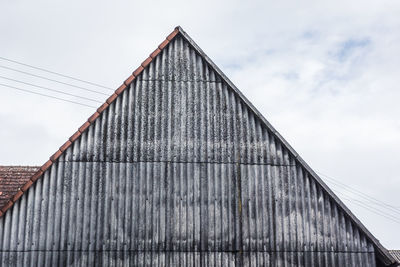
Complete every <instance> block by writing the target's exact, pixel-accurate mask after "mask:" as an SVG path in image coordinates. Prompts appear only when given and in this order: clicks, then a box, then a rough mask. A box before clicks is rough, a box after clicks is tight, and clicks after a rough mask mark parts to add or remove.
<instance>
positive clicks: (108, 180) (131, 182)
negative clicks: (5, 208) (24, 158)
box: [0, 28, 391, 266]
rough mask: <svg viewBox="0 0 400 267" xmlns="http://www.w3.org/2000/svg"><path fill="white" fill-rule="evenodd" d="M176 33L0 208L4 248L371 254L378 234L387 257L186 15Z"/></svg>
mask: <svg viewBox="0 0 400 267" xmlns="http://www.w3.org/2000/svg"><path fill="white" fill-rule="evenodd" d="M178 32H179V33H178ZM176 34H177V35H176ZM175 35H176V36H175ZM168 42H170V43H169V44H168V45H167V44H166V43H164V47H165V48H164V47H162V48H163V50H161V49H158V50H159V51H158V50H156V51H155V52H157V53H156V54H153V57H151V60H148V61H145V62H144V65H143V67H145V68H144V69H143V67H142V68H140V71H137V72H136V73H134V76H135V77H134V78H129V79H128V82H126V84H127V85H129V86H128V88H126V89H125V87H126V86H122V87H121V88H122V89H120V90H119V91H118V90H117V91H118V94H119V96H117V95H115V96H113V97H112V98H111V100H110V101H108V102H109V104H107V106H106V107H103V108H100V110H99V113H97V114H96V113H95V114H94V117H93V118H92V119H89V123H86V124H85V125H83V128H81V131H80V132H79V134H77V135H76V136H75V137H72V139H71V141H73V142H72V143H68V142H67V144H68V146H65V147H68V148H66V149H64V151H60V152H62V153H56V155H55V156H56V157H53V159H52V163H51V164H50V163H49V164H48V166H47V167H50V166H51V167H50V169H48V170H46V171H45V172H44V177H43V178H42V179H39V180H38V181H37V183H36V184H34V185H33V186H32V187H31V189H30V190H29V191H28V194H25V195H24V196H23V197H22V198H21V201H19V202H16V204H15V205H14V207H13V208H12V209H11V210H10V211H11V212H8V213H6V216H5V217H4V216H3V218H1V219H0V240H3V244H2V249H3V250H7V249H8V250H18V249H22V248H24V249H25V250H26V249H29V250H33V251H41V250H48V251H60V250H61V251H67V256H65V257H66V258H63V260H66V261H69V262H70V261H72V262H75V261H76V262H77V261H79V262H80V263H82V262H92V261H96V260H105V259H108V260H109V257H110V255H100V256H101V257H99V258H98V259H96V257H95V256H93V255H91V254H90V253H89V255H82V254H80V253H72V252H70V251H81V250H84V251H99V250H105V251H118V250H122V249H124V248H126V249H128V250H130V251H134V252H135V253H139V252H145V251H151V250H157V251H164V252H167V251H186V252H201V251H203V252H204V251H215V252H219V253H222V254H221V255H222V256H220V257H222V258H224V257H226V258H224V259H225V260H227V261H230V262H237V261H243V262H251V261H257V262H258V263H261V261H262V262H263V263H267V262H270V263H271V264H273V263H275V264H280V263H283V262H288V263H291V264H300V262H302V263H303V264H305V265H306V266H307V265H323V264H328V265H332V266H335V265H337V266H344V265H347V264H349V263H350V264H356V263H357V264H359V263H360V262H361V263H363V264H362V266H372V265H371V264H372V262H374V260H375V259H374V258H375V250H374V247H375V249H377V250H378V252H379V253H378V255H383V256H381V257H382V259H383V260H387V261H390V260H391V259H390V258H386V251H385V249H384V248H382V247H381V246H380V245H379V243H377V241H376V240H375V238H374V237H373V236H372V235H371V234H370V233H369V232H368V231H367V230H366V229H365V227H364V226H362V224H361V223H360V222H359V221H358V220H357V219H356V218H355V216H354V215H352V214H351V212H350V211H349V210H348V209H347V208H346V207H345V206H344V205H343V203H341V202H340V200H339V199H338V198H337V197H336V196H335V195H334V194H333V193H332V192H331V191H330V190H329V189H328V188H327V186H326V185H325V184H324V183H323V182H322V181H321V179H319V178H318V176H317V175H316V174H315V173H314V172H312V170H311V169H310V168H309V167H308V166H307V165H306V164H305V163H304V162H303V160H302V159H301V158H299V156H298V155H297V153H296V152H295V151H294V150H293V149H292V148H291V147H290V146H289V145H288V144H287V143H286V141H285V140H284V139H283V138H282V137H280V135H279V134H278V133H277V132H276V131H275V130H274V128H273V127H272V126H271V125H270V124H269V123H268V122H267V121H266V120H265V119H264V118H263V117H262V116H261V114H259V112H258V111H256V110H255V108H254V107H253V106H252V105H251V104H250V103H249V102H248V101H247V100H246V99H245V98H244V96H243V95H242V94H241V93H240V92H239V91H238V90H237V88H236V87H234V85H233V84H232V83H231V82H230V81H229V80H228V79H227V78H226V77H225V76H224V75H223V74H222V72H221V71H220V70H219V69H218V68H217V67H216V66H215V65H214V64H213V63H212V62H211V60H209V59H208V57H207V56H206V55H205V54H204V53H203V52H202V51H201V50H200V49H199V48H198V47H197V45H196V44H195V43H194V42H193V41H192V40H191V39H190V38H189V37H188V36H187V35H186V34H185V33H184V32H183V31H182V30H181V29H180V28H178V29H177V30H176V31H175V32H174V34H173V36H172V37H170V38H169V40H168ZM81 132H82V135H80V133H81ZM79 135H80V136H79ZM71 144H72V145H71ZM53 162H54V163H53ZM25 222H26V223H25ZM24 233H25V234H26V233H29V235H28V237H27V239H25V237H24V236H23V235H24ZM43 235H45V236H46V238H45V239H43ZM223 252H229V253H230V254H229V253H228V254H227V255H225V254H223ZM344 252H346V253H344ZM246 253H248V255H247V254H246ZM251 253H255V255H253V256H254V257H252V256H251V255H250V254H251ZM246 255H247V256H246ZM47 257H50V258H49V259H47V258H46V256H43V259H42V260H43V262H48V261H52V260H54V256H47ZM111 257H112V256H111ZM138 257H139V256H138ZM143 257H144V256H143ZM157 257H159V258H157V259H158V260H161V258H162V257H167V256H166V255H164V256H162V255H157ZM209 257H210V256H207V257H206V260H211V258H209ZM215 257H217V256H215ZM122 258H123V257H122ZM4 259H5V258H4V257H3V262H4ZM8 260H9V258H8ZM16 260H17V259H16ZM57 260H58V259H57ZM135 260H137V259H135ZM164 260H165V258H164ZM202 260H205V259H202ZM221 260H222V259H221ZM143 261H145V259H143ZM97 263H99V262H97Z"/></svg>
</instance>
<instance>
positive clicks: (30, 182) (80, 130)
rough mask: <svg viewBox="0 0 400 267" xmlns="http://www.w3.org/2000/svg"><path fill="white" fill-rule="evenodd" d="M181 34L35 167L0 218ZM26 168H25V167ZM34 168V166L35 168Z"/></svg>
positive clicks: (159, 49)
mask: <svg viewBox="0 0 400 267" xmlns="http://www.w3.org/2000/svg"><path fill="white" fill-rule="evenodd" d="M180 32H183V29H182V28H181V27H180V26H176V27H175V28H174V30H173V31H172V32H171V33H170V34H169V35H168V36H167V37H166V38H165V40H164V41H163V42H161V44H160V45H158V46H157V48H156V50H154V51H153V52H152V53H151V54H150V55H149V56H148V57H147V58H146V59H145V60H144V61H143V62H142V63H141V64H140V66H139V67H138V68H137V69H136V70H134V71H133V72H132V74H131V75H130V76H129V77H128V78H127V79H126V80H125V81H124V82H123V83H122V85H121V86H119V87H118V88H117V89H116V90H115V92H114V93H113V94H112V95H111V96H110V97H109V98H107V100H106V101H105V102H104V103H103V104H102V105H101V106H100V107H99V108H98V109H97V110H96V111H95V112H94V113H93V114H92V115H91V116H90V117H89V118H88V119H87V121H85V123H83V124H82V126H81V127H79V128H78V130H77V131H76V132H75V133H74V134H73V135H72V136H71V137H70V138H69V139H68V140H67V141H66V142H65V143H64V144H63V145H62V146H60V148H59V149H58V150H57V151H56V152H55V153H54V154H53V155H52V156H51V157H50V158H49V160H48V161H46V162H45V163H44V164H43V165H42V166H37V167H39V168H40V169H39V170H38V171H37V172H36V173H35V174H34V175H33V176H32V177H31V178H30V179H29V180H28V182H26V183H25V184H24V185H23V186H22V187H20V188H18V192H17V193H16V194H15V195H14V196H13V197H12V198H11V199H10V200H9V201H8V202H7V203H6V205H4V206H3V207H0V209H1V210H0V217H1V216H3V214H4V213H5V212H6V211H7V210H8V209H9V208H11V207H12V206H13V205H14V203H15V202H17V201H18V199H19V198H20V197H21V196H22V195H23V194H24V193H25V192H26V191H27V190H28V189H29V188H30V187H31V186H32V185H33V184H34V183H35V182H36V181H37V180H38V179H39V178H40V177H42V175H43V174H44V172H45V171H46V170H47V169H49V168H50V167H51V165H53V163H54V162H55V161H56V160H57V159H58V158H59V157H60V156H61V155H62V154H63V153H64V152H65V151H66V150H67V148H69V147H70V146H71V145H72V144H73V143H74V142H75V141H76V140H77V139H78V138H79V136H81V135H82V133H84V132H85V131H86V130H87V129H88V128H89V126H90V125H91V124H92V123H93V122H94V121H95V120H96V119H97V118H98V117H99V116H100V114H101V113H102V112H103V111H104V110H105V109H106V108H108V107H109V106H110V105H111V103H112V102H113V101H114V100H115V99H116V98H117V97H118V96H119V95H120V94H122V92H123V91H125V89H126V88H128V87H129V85H130V84H131V83H132V82H133V81H134V80H135V78H136V77H137V76H138V75H139V74H140V73H142V71H143V70H144V69H145V68H146V67H147V66H148V65H149V64H150V62H152V61H153V59H154V58H155V57H156V56H157V55H158V54H159V53H160V52H161V51H162V50H163V49H164V48H165V47H166V46H167V45H168V44H169V43H170V42H171V41H172V40H173V39H174V38H175V36H176V35H177V34H178V33H180ZM25 167H26V166H25ZM35 167H36V166H35Z"/></svg>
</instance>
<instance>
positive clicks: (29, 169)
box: [0, 166, 40, 213]
mask: <svg viewBox="0 0 400 267" xmlns="http://www.w3.org/2000/svg"><path fill="white" fill-rule="evenodd" d="M39 168H40V167H37V166H0V213H1V210H2V209H3V208H4V207H5V206H6V204H7V202H8V201H9V200H11V199H12V198H13V197H14V195H15V194H17V193H18V191H19V188H20V187H22V186H23V185H24V184H25V183H26V182H27V181H28V180H29V178H31V177H32V176H33V175H34V174H35V173H36V172H37V171H38V170H39Z"/></svg>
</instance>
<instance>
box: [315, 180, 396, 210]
mask: <svg viewBox="0 0 400 267" xmlns="http://www.w3.org/2000/svg"><path fill="white" fill-rule="evenodd" d="M318 173H319V174H320V175H322V176H324V177H325V178H326V179H328V180H330V182H331V183H334V184H336V185H337V186H340V187H342V188H343V189H345V190H346V191H349V192H352V193H354V194H356V195H359V196H360V197H362V198H364V199H366V200H368V201H370V202H372V203H374V204H376V205H380V206H384V207H386V208H387V209H390V210H392V211H394V212H396V213H399V214H400V209H399V207H396V206H393V205H390V204H388V203H385V202H383V201H381V200H379V199H377V198H375V197H373V196H370V195H367V194H365V193H364V192H361V191H360V190H357V189H356V188H353V187H351V186H348V185H346V184H344V183H342V182H340V181H338V180H336V179H334V178H332V177H329V176H327V175H326V174H323V173H321V172H318Z"/></svg>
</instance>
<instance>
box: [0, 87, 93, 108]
mask: <svg viewBox="0 0 400 267" xmlns="http://www.w3.org/2000/svg"><path fill="white" fill-rule="evenodd" d="M0 86H4V87H8V88H12V89H15V90H19V91H23V92H28V93H31V94H35V95H40V96H45V97H49V98H54V99H57V100H61V101H65V102H70V103H74V104H77V105H81V106H86V107H90V108H96V107H94V106H90V105H87V104H83V103H80V102H75V101H72V100H68V99H64V98H60V97H56V96H51V95H46V94H42V93H38V92H34V91H30V90H26V89H21V88H18V87H14V86H11V85H7V84H2V83H0Z"/></svg>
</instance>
